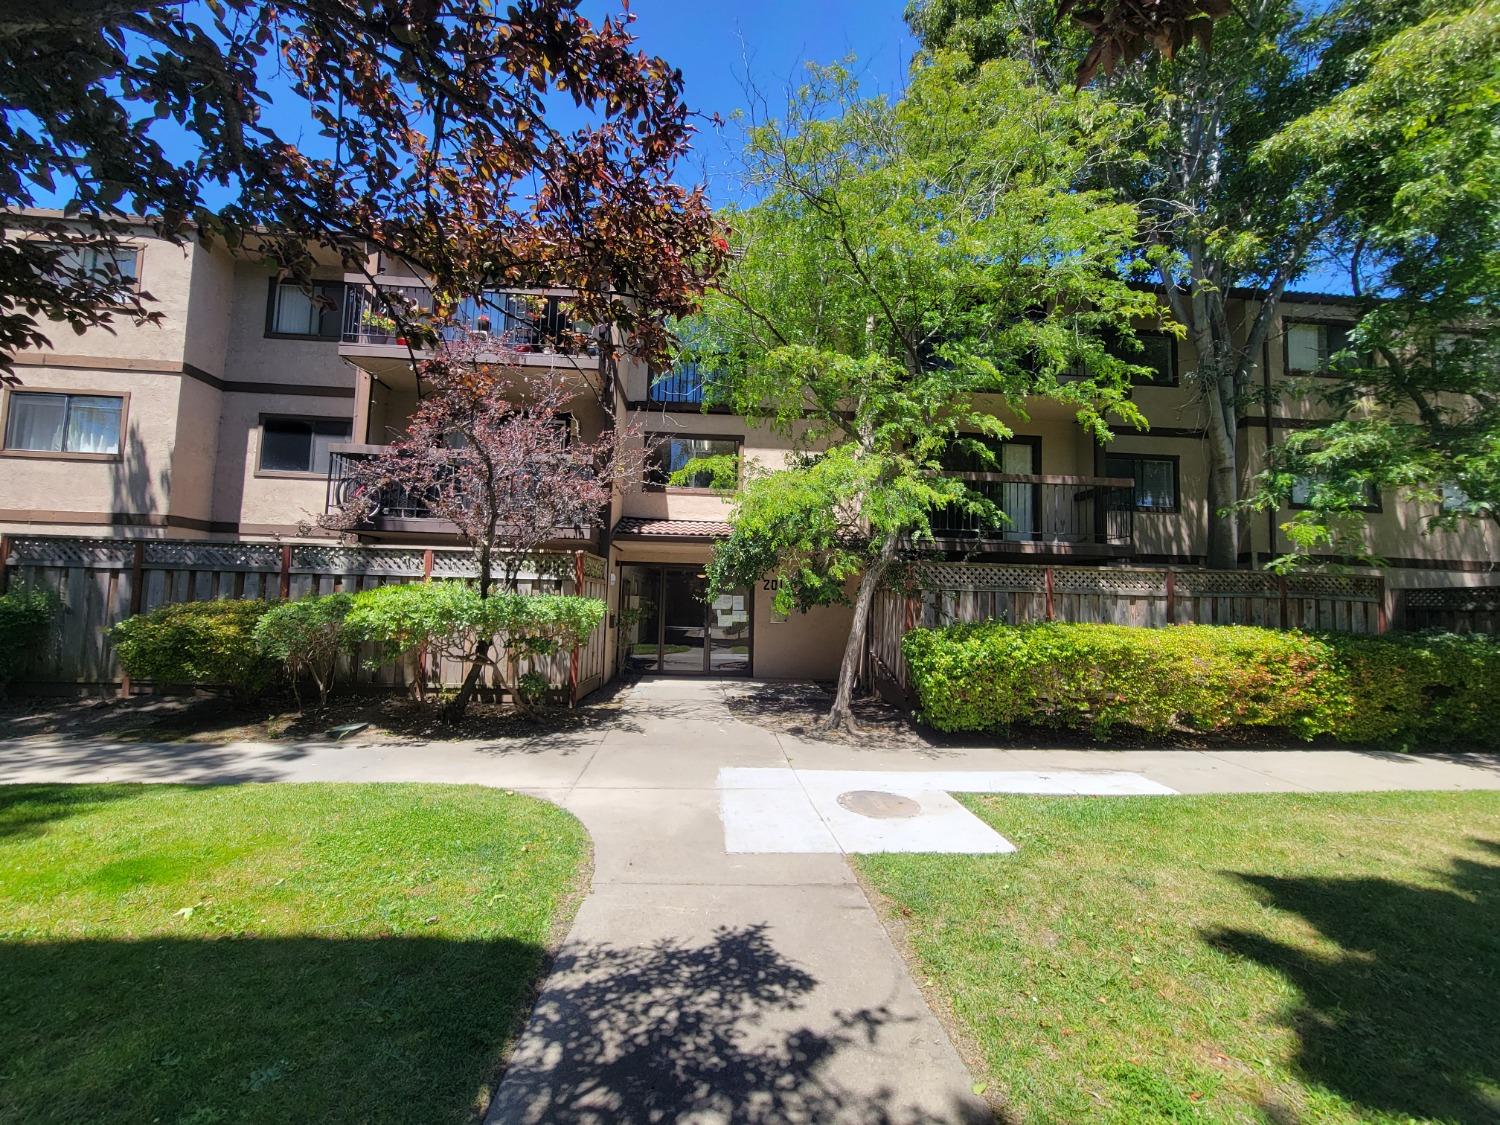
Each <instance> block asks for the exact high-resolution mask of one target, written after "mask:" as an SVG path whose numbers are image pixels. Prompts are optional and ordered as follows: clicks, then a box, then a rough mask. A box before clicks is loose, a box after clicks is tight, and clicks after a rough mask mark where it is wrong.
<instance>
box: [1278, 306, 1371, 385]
mask: <svg viewBox="0 0 1500 1125" xmlns="http://www.w3.org/2000/svg"><path fill="white" fill-rule="evenodd" d="M1356 323H1357V322H1356V321H1353V320H1343V319H1334V318H1332V317H1311V316H1293V317H1285V318H1283V320H1282V322H1281V374H1282V375H1283V376H1284V377H1285V378H1289V379H1337V378H1340V375H1341V373H1340V372H1338V371H1329V370H1328V369H1327V368H1326V367H1320V368H1317V369H1315V370H1311V371H1309V370H1307V369H1306V368H1302V367H1298V368H1293V367H1292V329H1293V328H1295V327H1297V326H1299V325H1311V326H1314V327H1317V328H1342V329H1343V330H1344V336H1345V339H1347V338H1348V335H1349V333H1350V332H1352V331H1353V330H1354V328H1355V325H1356ZM1338 350H1339V351H1342V350H1343V349H1342V348H1340V349H1338ZM1332 354H1333V353H1332V352H1330V353H1329V355H1332Z"/></svg>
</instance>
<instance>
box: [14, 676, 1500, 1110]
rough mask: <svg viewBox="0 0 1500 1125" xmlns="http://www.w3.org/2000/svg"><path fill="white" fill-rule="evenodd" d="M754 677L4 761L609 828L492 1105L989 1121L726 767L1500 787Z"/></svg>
mask: <svg viewBox="0 0 1500 1125" xmlns="http://www.w3.org/2000/svg"><path fill="white" fill-rule="evenodd" d="M741 690H745V688H744V687H743V686H742V685H737V684H732V683H719V682H714V681H702V680H677V681H673V680H655V681H644V682H642V683H640V684H637V685H635V686H633V687H631V688H628V689H625V690H624V691H623V692H622V693H621V695H620V697H619V709H618V715H617V717H616V719H615V720H614V721H611V722H610V723H607V724H604V725H603V726H601V727H598V728H596V729H592V730H588V731H584V732H575V733H565V734H562V735H559V736H549V737H546V738H538V739H534V740H509V741H506V742H495V743H486V742H471V743H453V744H447V743H443V744H437V743H418V744H411V745H369V746H359V745H353V746H351V745H345V744H330V743H296V744H246V745H225V746H198V745H181V744H179V745H168V746H154V745H140V744H115V745H111V744H107V743H79V742H67V741H55V742H43V741H27V742H8V743H0V782H17V781H102V780H114V781H127V780H131V781H159V782H168V781H171V782H182V781H189V782H231V781H235V782H260V781H433V782H466V783H474V784H483V785H495V786H503V787H506V788H511V789H519V790H522V791H526V792H530V793H534V794H537V795H539V796H543V797H545V798H547V799H549V800H552V801H555V802H557V803H558V804H560V805H562V806H563V807H564V808H567V809H569V810H570V811H572V812H573V813H574V814H575V815H576V816H578V817H579V819H580V820H581V821H582V822H583V823H584V825H585V826H586V827H587V828H588V830H589V832H590V834H591V835H592V837H593V840H594V847H595V871H594V882H593V887H592V890H591V893H590V894H589V896H588V897H587V899H586V900H585V902H584V903H583V905H582V907H581V908H580V910H579V914H578V917H577V919H576V921H575V923H574V925H573V928H572V930H571V931H570V933H569V935H568V938H567V940H566V942H565V944H564V946H563V948H562V950H561V952H560V955H559V958H558V961H557V963H556V965H555V966H554V969H553V972H552V975H551V976H550V977H549V978H548V980H547V982H546V983H545V985H544V988H543V992H542V995H541V997H540V999H539V1001H538V1004H537V1006H536V1009H535V1011H534V1012H533V1014H532V1016H531V1019H530V1021H529V1023H528V1024H527V1027H526V1029H525V1031H524V1033H523V1035H522V1037H521V1040H520V1042H519V1043H518V1045H517V1049H516V1052H515V1055H514V1057H513V1059H512V1061H511V1065H510V1068H509V1070H508V1071H507V1073H506V1075H505V1078H504V1080H503V1082H502V1084H501V1087H500V1090H499V1093H498V1095H497V1097H496V1099H495V1102H494V1104H493V1106H492V1107H491V1111H490V1115H489V1118H488V1120H489V1122H491V1123H501V1122H542V1121H546V1122H571V1121H600V1122H604V1121H609V1122H620V1121H627V1122H634V1121H658V1120H679V1121H681V1120H688V1121H694V1122H711V1121H751V1122H773V1121H818V1122H825V1121H828V1122H868V1121H887V1122H969V1121H988V1120H990V1114H989V1110H988V1107H987V1106H986V1105H985V1104H984V1103H983V1101H982V1100H981V1099H979V1098H977V1097H975V1096H974V1095H973V1094H972V1093H971V1090H970V1079H969V1076H968V1075H967V1073H966V1072H965V1070H964V1067H963V1065H962V1063H961V1062H960V1060H959V1057H958V1055H957V1053H956V1051H955V1050H954V1048H953V1046H952V1045H951V1044H950V1042H949V1041H948V1038H947V1036H946V1034H945V1033H944V1031H943V1028H942V1026H941V1025H940V1023H939V1022H938V1020H937V1019H936V1018H935V1017H934V1016H933V1014H932V1013H931V1011H930V1010H929V1009H928V1008H927V1006H926V1004H925V1002H924V1001H923V998H922V996H921V994H920V992H919V991H918V989H917V987H916V985H915V984H914V983H913V981H912V980H911V978H910V977H909V975H908V974H907V972H906V969H905V966H904V964H903V962H902V960H901V958H900V956H899V954H898V953H897V951H896V950H895V949H894V947H893V946H892V945H891V942H890V940H889V938H888V937H887V934H886V932H885V929H884V927H883V925H882V924H881V922H880V920H879V918H878V917H877V916H876V914H875V912H874V910H873V909H872V908H871V906H870V904H869V903H868V902H867V901H866V899H865V896H864V894H863V893H862V891H861V889H860V887H859V886H858V884H857V883H856V882H855V880H854V878H853V875H852V874H851V872H850V869H849V866H848V864H847V863H846V862H845V858H844V856H843V855H841V854H837V853H832V852H825V853H821V854H817V853H814V854H774V853H773V854H755V853H734V854H731V853H730V852H728V851H726V848H725V836H724V827H723V823H722V821H721V818H720V798H721V789H720V787H719V771H720V770H721V769H725V768H734V767H741V768H770V769H782V770H787V769H791V770H792V771H795V772H797V773H798V774H799V775H800V773H801V771H813V770H817V771H824V770H862V771H864V770H881V771H942V772H943V773H944V774H947V773H950V772H963V771H980V770H982V771H1033V772H1046V771H1101V772H1102V771H1108V773H1110V774H1119V773H1122V772H1127V773H1136V774H1140V775H1141V776H1142V777H1144V778H1147V779H1149V780H1150V781H1153V782H1156V783H1158V785H1160V786H1166V787H1168V788H1170V789H1173V790H1176V791H1179V792H1184V793H1203V792H1265V791H1277V790H1290V791H1313V790H1361V789H1477V788H1486V789H1500V760H1496V759H1492V758H1480V757H1473V758H1452V759H1444V758H1436V757H1413V756H1409V755H1399V754H1376V753H1357V752H1343V751H1332V752H1330V751H1307V750H1287V751H1214V752H1197V751H1139V750H1130V751H1107V750H1099V751H1094V750H1066V751H1046V750H1000V749H984V748H976V749H964V750H913V749H911V748H903V749H881V748H879V747H864V746H861V747H849V746H840V745H833V744H828V743H821V742H815V741H809V740H805V739H800V738H796V737H792V736H789V735H786V734H777V733H773V732H772V731H769V730H766V729H763V728H761V727H758V726H752V725H749V724H747V723H744V722H741V721H739V720H738V719H736V718H735V717H734V716H733V715H732V714H731V712H730V709H729V708H728V706H727V705H726V702H725V700H726V695H727V693H729V692H735V691H741ZM1152 799H1161V798H1152ZM1166 799H1170V798H1166Z"/></svg>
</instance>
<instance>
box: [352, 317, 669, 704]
mask: <svg viewBox="0 0 1500 1125" xmlns="http://www.w3.org/2000/svg"><path fill="white" fill-rule="evenodd" d="M491 348H492V346H488V345H487V346H486V350H487V351H490V354H483V353H481V352H480V351H479V350H478V348H477V346H474V345H469V344H464V343H458V344H447V345H444V346H442V347H440V348H438V349H437V351H436V352H435V353H434V354H433V355H432V357H431V358H428V359H424V360H421V361H420V362H419V364H418V367H419V371H420V376H421V385H422V387H423V390H424V396H423V398H422V400H421V402H420V403H419V404H418V406H417V409H416V411H415V413H414V414H413V415H412V417H411V420H410V422H409V424H408V426H407V430H406V433H405V434H404V435H403V436H401V437H399V438H397V439H396V440H394V441H393V442H392V443H391V444H390V445H388V446H386V448H385V452H383V453H382V454H380V455H379V456H376V457H371V458H369V459H366V460H362V461H360V462H357V463H356V464H355V465H354V467H353V468H352V469H351V470H350V471H349V484H348V485H347V486H345V491H344V495H343V506H342V508H341V509H340V510H339V511H337V512H335V513H332V514H330V515H329V516H325V517H324V519H323V523H324V525H325V526H328V527H331V528H334V529H337V530H352V529H354V528H357V527H359V526H360V525H361V524H363V523H365V522H366V521H367V520H368V519H369V518H370V516H371V515H372V514H374V513H375V512H376V511H377V510H378V509H379V507H380V506H381V505H382V503H383V502H384V498H385V497H389V496H392V495H403V496H404V497H406V498H408V499H407V502H408V503H411V502H418V503H420V504H421V506H422V507H423V508H425V509H426V510H428V511H429V512H431V514H432V515H433V516H434V517H435V518H438V519H444V520H448V521H449V522H450V523H452V524H453V525H454V527H455V528H456V529H457V530H458V533H459V535H461V536H462V537H463V539H464V541H465V542H466V543H468V545H469V546H470V547H472V548H473V550H474V555H475V560H476V562H477V565H478V583H477V585H478V593H479V596H480V598H481V599H485V598H489V597H490V596H491V594H492V593H501V592H503V593H514V592H515V591H516V590H517V587H518V583H519V579H520V576H521V574H522V572H523V571H525V570H527V569H533V568H544V566H545V562H546V556H545V555H544V554H543V550H542V549H543V548H544V547H545V546H546V545H547V544H549V543H553V542H556V541H558V540H568V539H582V538H584V537H585V536H587V535H588V534H589V533H590V532H591V531H592V530H593V529H594V528H596V527H598V526H599V525H600V524H602V523H603V521H604V520H605V519H606V518H607V516H608V513H609V504H610V499H611V497H612V495H613V493H614V489H615V488H616V486H619V485H624V484H625V483H627V482H630V481H635V480H639V479H640V475H641V471H642V467H643V463H644V459H645V456H646V449H645V447H644V444H643V443H642V441H641V440H640V438H641V435H640V431H639V424H638V423H634V422H632V423H629V424H627V425H625V426H623V427H616V426H613V425H606V426H604V427H603V428H602V430H601V432H600V433H599V435H598V436H597V437H595V438H592V439H585V438H583V437H582V436H581V435H580V433H579V432H578V428H577V426H576V425H575V422H574V418H573V416H572V414H570V413H569V407H570V405H571V404H573V403H574V402H576V401H577V400H578V398H579V390H578V387H577V379H578V376H577V375H576V374H573V375H570V374H569V373H567V372H565V371H562V370H559V369H556V368H550V369H544V370H539V371H535V372H531V371H528V370H527V369H526V368H525V367H524V366H522V365H520V364H518V363H516V362H515V358H516V357H511V359H510V361H509V362H507V360H506V357H505V356H503V355H500V356H496V355H495V354H493V352H492V350H491ZM588 401H590V402H592V401H594V400H593V398H592V395H591V394H589V397H588ZM492 647H493V639H492V638H491V637H489V636H486V635H476V636H475V638H474V648H473V651H472V652H471V653H470V656H469V661H468V663H469V668H468V670H467V672H466V673H465V676H464V683H463V686H462V688H461V689H460V691H459V694H458V696H457V697H456V698H455V699H454V701H453V706H452V708H451V710H452V713H453V714H455V715H461V714H462V713H463V711H464V710H465V708H466V707H467V706H468V704H469V702H470V701H471V700H472V699H473V697H474V694H475V691H476V690H477V689H478V686H479V681H480V678H481V676H482V674H483V671H484V669H485V667H487V666H488V665H489V664H491V663H493V660H492V659H491V650H492Z"/></svg>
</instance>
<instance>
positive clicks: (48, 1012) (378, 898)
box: [0, 785, 588, 1125]
mask: <svg viewBox="0 0 1500 1125" xmlns="http://www.w3.org/2000/svg"><path fill="white" fill-rule="evenodd" d="M587 859H588V839H587V836H586V834H585V833H584V831H583V829H582V827H581V826H580V825H579V824H578V823H577V821H575V820H574V819H573V818H572V817H570V816H568V815H567V814H566V813H564V812H562V811H561V810H559V809H556V808H554V807H553V806H551V805H547V804H544V803H542V802H540V801H536V800H532V799H530V798H527V797H521V796H517V795H515V794H508V793H502V792H498V791H496V790H492V789H480V788H474V787H465V786H436V785H244V786H222V787H209V788H200V787H186V786H167V785H150V786H142V785H26V786H21V785H12V786H0V1121H17V1122H19V1121H26V1122H43V1121H58V1122H61V1121H68V1122H73V1121H130V1122H162V1123H164V1125H175V1123H180V1125H188V1123H192V1125H209V1123H211V1122H246V1121H253V1122H268V1121H287V1122H291V1121H358V1122H385V1121H390V1122H397V1121H400V1122H416V1121H421V1122H428V1121H433V1122H436V1121H463V1120H466V1119H468V1118H469V1117H471V1116H472V1115H473V1114H474V1112H475V1111H476V1110H477V1109H479V1108H482V1105H483V1103H484V1101H485V1099H486V1098H487V1095H488V1090H489V1085H490V1083H491V1081H492V1080H493V1079H494V1077H495V1076H496V1073H497V1070H498V1063H499V1062H500V1060H501V1056H502V1054H503V1052H504V1051H505V1049H506V1047H507V1044H508V1043H509V1041H510V1039H511V1036H512V1035H513V1034H514V1032H515V1031H516V1029H517V1026H518V1023H519V1021H520V1019H521V1018H522V1017H523V1015H524V1009H525V1008H526V1006H527V1004H528V1001H529V999H530V996H531V992H532V989H533V987H534V985H535V982H536V979H537V977H538V974H539V973H540V971H541V968H542V966H543V963H544V960H545V952H546V948H547V946H548V944H549V942H550V940H551V936H552V933H553V928H554V924H555V923H557V922H558V921H559V916H560V915H562V914H565V913H566V912H567V911H568V910H570V909H571V906H572V902H573V899H574V892H575V891H576V890H577V889H578V887H579V885H580V882H581V877H582V875H583V873H584V871H585V869H586V866H587Z"/></svg>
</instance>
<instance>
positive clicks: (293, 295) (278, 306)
mask: <svg viewBox="0 0 1500 1125" xmlns="http://www.w3.org/2000/svg"><path fill="white" fill-rule="evenodd" d="M343 310H344V283H343V282H341V281H315V282H313V286H312V292H311V293H308V292H306V291H304V290H303V289H302V287H301V286H299V285H298V284H296V283H295V282H292V281H281V282H278V281H274V280H273V281H272V282H271V299H270V307H269V308H268V309H267V310H266V332H267V334H268V335H271V336H306V337H309V338H312V339H317V340H337V339H338V338H339V335H340V333H341V332H342V330H343Z"/></svg>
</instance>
